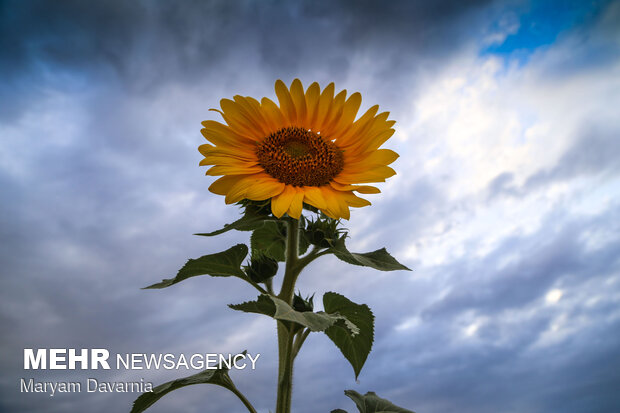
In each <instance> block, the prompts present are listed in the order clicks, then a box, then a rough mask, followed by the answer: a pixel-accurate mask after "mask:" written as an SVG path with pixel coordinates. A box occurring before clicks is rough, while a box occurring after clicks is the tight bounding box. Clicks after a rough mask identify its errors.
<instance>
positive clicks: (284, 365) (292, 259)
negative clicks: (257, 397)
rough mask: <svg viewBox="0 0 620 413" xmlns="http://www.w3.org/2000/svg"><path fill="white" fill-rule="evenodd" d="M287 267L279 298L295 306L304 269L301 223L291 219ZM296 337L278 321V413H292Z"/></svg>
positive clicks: (289, 328) (287, 241) (286, 325)
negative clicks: (300, 252) (299, 248)
mask: <svg viewBox="0 0 620 413" xmlns="http://www.w3.org/2000/svg"><path fill="white" fill-rule="evenodd" d="M286 223H287V231H286V267H285V270H284V280H283V281H282V288H281V290H280V294H279V295H278V297H279V298H280V299H282V300H284V301H286V302H287V303H288V304H289V305H292V304H293V293H294V291H295V281H297V276H298V275H299V273H300V272H301V269H302V268H303V267H299V266H298V265H297V264H298V261H299V255H298V245H299V221H298V220H296V219H289V220H287V221H286ZM294 339H295V335H294V334H293V331H292V326H291V324H290V323H288V322H282V321H278V356H279V368H278V395H277V399H276V413H290V411H291V396H292V391H293V359H294V356H293V343H294Z"/></svg>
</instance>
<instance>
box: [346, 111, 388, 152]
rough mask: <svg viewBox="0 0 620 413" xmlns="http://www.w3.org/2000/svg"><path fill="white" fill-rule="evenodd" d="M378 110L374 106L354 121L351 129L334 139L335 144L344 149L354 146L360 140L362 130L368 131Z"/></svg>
mask: <svg viewBox="0 0 620 413" xmlns="http://www.w3.org/2000/svg"><path fill="white" fill-rule="evenodd" d="M378 110H379V105H375V106H373V107H371V108H370V109H368V110H367V111H366V113H364V114H363V115H362V117H361V118H359V119H358V120H356V121H355V123H353V125H352V126H351V128H349V129H348V130H347V131H346V132H344V133H343V135H342V136H338V137H336V142H337V144H338V146H340V147H341V148H346V147H347V146H349V145H352V144H354V143H355V142H357V140H358V139H359V138H360V134H361V133H363V131H364V130H366V129H369V128H370V127H371V125H372V123H373V122H374V119H375V114H376V113H377V111H378Z"/></svg>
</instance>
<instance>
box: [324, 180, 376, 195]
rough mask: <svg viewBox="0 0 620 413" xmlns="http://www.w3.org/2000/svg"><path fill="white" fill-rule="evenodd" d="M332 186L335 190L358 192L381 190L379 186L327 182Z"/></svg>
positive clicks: (367, 192) (368, 192)
mask: <svg viewBox="0 0 620 413" xmlns="http://www.w3.org/2000/svg"><path fill="white" fill-rule="evenodd" d="M329 184H330V185H331V187H332V188H334V189H335V190H337V191H357V192H359V193H360V194H379V193H381V191H380V190H379V188H377V187H374V186H370V185H344V184H340V183H338V182H336V181H331V182H330V183H329Z"/></svg>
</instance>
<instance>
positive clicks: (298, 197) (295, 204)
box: [288, 187, 304, 219]
mask: <svg viewBox="0 0 620 413" xmlns="http://www.w3.org/2000/svg"><path fill="white" fill-rule="evenodd" d="M294 188H295V196H294V197H293V200H292V201H291V206H290V207H289V209H288V214H289V215H290V216H291V217H293V218H295V219H299V217H300V216H301V210H302V209H303V204H304V192H303V190H302V189H301V188H297V187H294Z"/></svg>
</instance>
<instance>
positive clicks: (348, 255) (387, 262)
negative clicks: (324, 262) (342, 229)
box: [331, 238, 411, 271]
mask: <svg viewBox="0 0 620 413" xmlns="http://www.w3.org/2000/svg"><path fill="white" fill-rule="evenodd" d="M331 252H333V253H334V255H335V256H336V257H338V258H339V259H341V260H342V261H344V262H348V263H349V264H353V265H361V266H364V267H371V268H374V269H377V270H380V271H396V270H407V271H411V270H410V269H409V268H407V267H405V266H404V265H402V264H401V263H399V262H398V261H396V259H394V257H392V256H391V255H390V254H389V253H388V252H387V250H386V249H385V248H381V249H380V250H376V251H373V252H367V253H364V254H359V253H355V252H350V251H349V250H348V249H347V247H346V246H345V244H344V238H341V239H340V240H338V242H337V243H336V245H335V246H334V247H332V249H331Z"/></svg>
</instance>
